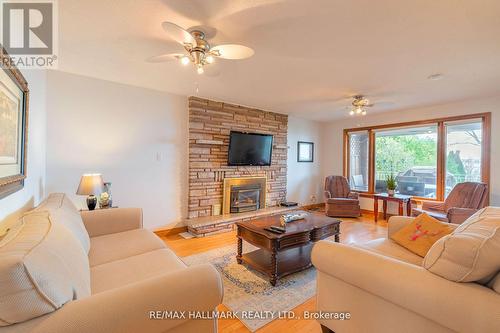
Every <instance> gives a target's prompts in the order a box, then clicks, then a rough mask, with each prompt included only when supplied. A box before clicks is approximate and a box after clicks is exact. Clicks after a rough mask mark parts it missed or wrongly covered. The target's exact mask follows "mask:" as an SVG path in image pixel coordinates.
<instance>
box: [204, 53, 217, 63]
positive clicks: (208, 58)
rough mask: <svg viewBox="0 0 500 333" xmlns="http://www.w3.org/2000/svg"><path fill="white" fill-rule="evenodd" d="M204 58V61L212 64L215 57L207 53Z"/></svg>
mask: <svg viewBox="0 0 500 333" xmlns="http://www.w3.org/2000/svg"><path fill="white" fill-rule="evenodd" d="M205 60H206V62H207V63H208V64H212V63H213V62H214V60H215V58H214V56H213V55H210V54H209V55H207V56H206V58H205Z"/></svg>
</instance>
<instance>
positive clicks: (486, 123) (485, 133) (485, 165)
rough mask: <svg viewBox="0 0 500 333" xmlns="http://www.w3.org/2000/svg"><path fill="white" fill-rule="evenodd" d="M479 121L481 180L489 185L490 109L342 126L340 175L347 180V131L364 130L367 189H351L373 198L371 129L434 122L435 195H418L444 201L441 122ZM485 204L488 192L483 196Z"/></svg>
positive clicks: (443, 148)
mask: <svg viewBox="0 0 500 333" xmlns="http://www.w3.org/2000/svg"><path fill="white" fill-rule="evenodd" d="M473 119H477V120H481V124H482V137H483V141H482V143H481V181H482V182H484V183H486V184H487V185H488V188H489V185H490V160H491V156H490V148H491V112H486V113H476V114H470V115H461V116H452V117H444V118H434V119H427V120H416V121H409V122H402V123H392V124H383V125H375V126H365V127H355V128H345V129H344V135H343V140H344V142H343V155H344V156H343V166H342V170H343V175H344V177H347V179H350V174H349V173H350V165H349V163H350V156H349V155H350V151H349V134H350V133H352V132H361V131H367V132H368V191H359V190H353V191H355V192H358V193H360V196H362V197H369V198H371V197H373V195H374V194H376V193H375V140H376V138H375V132H376V131H377V130H381V129H385V130H387V129H392V128H394V129H395V128H400V127H411V126H421V125H436V126H437V165H436V167H437V179H436V185H437V188H436V198H435V199H431V198H421V197H414V198H415V199H423V200H428V201H444V199H445V181H446V179H445V176H444V175H445V172H446V139H447V138H446V126H445V123H447V122H453V121H460V120H473ZM487 203H489V193H488V196H487Z"/></svg>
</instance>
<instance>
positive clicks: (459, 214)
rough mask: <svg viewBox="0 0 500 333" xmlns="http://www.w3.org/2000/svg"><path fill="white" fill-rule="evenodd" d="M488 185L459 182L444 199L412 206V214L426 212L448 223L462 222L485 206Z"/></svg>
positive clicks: (416, 214)
mask: <svg viewBox="0 0 500 333" xmlns="http://www.w3.org/2000/svg"><path fill="white" fill-rule="evenodd" d="M487 195H488V185H486V184H484V183H474V182H467V183H460V184H457V185H456V186H455V187H454V188H453V190H452V191H451V192H450V194H449V195H448V197H447V198H446V200H445V201H443V202H440V201H424V202H423V204H422V208H413V209H412V216H418V215H420V214H422V213H427V214H429V215H430V216H432V217H434V218H436V219H438V220H440V221H443V222H448V223H454V224H462V223H463V222H464V221H465V220H466V219H467V218H469V217H470V216H471V215H472V214H474V213H475V212H477V211H478V210H479V209H481V208H484V207H485V206H486V197H487Z"/></svg>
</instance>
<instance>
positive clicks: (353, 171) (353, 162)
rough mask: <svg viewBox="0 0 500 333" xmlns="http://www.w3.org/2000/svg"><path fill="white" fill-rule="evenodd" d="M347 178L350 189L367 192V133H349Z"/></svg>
mask: <svg viewBox="0 0 500 333" xmlns="http://www.w3.org/2000/svg"><path fill="white" fill-rule="evenodd" d="M349 178H350V179H349V183H350V185H351V189H353V190H357V191H368V131H364V132H354V133H349Z"/></svg>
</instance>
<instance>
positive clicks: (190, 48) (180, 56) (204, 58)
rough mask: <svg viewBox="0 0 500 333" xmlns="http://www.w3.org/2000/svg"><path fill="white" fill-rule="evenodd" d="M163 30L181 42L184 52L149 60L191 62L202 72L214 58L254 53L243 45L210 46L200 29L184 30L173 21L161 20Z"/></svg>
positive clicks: (249, 55) (241, 56) (233, 58)
mask: <svg viewBox="0 0 500 333" xmlns="http://www.w3.org/2000/svg"><path fill="white" fill-rule="evenodd" d="M162 27H163V30H165V31H166V32H167V34H168V35H169V37H170V38H172V39H173V40H174V41H176V42H178V43H179V44H181V45H182V46H183V47H184V49H185V50H186V53H168V54H162V55H159V56H155V57H152V58H150V59H149V61H151V62H164V61H170V60H176V59H177V60H180V62H181V63H182V64H183V65H188V64H189V63H193V64H194V65H195V67H196V71H197V72H198V74H203V72H204V66H205V65H208V64H211V63H213V62H214V60H215V58H222V59H231V60H237V59H245V58H249V57H251V56H252V55H253V54H254V51H253V50H252V49H251V48H249V47H247V46H244V45H238V44H222V45H217V46H211V45H210V44H209V43H208V42H207V41H206V40H205V33H204V32H203V31H201V30H192V31H191V32H189V31H187V30H184V29H183V28H181V27H179V26H178V25H176V24H175V23H172V22H163V23H162Z"/></svg>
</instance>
